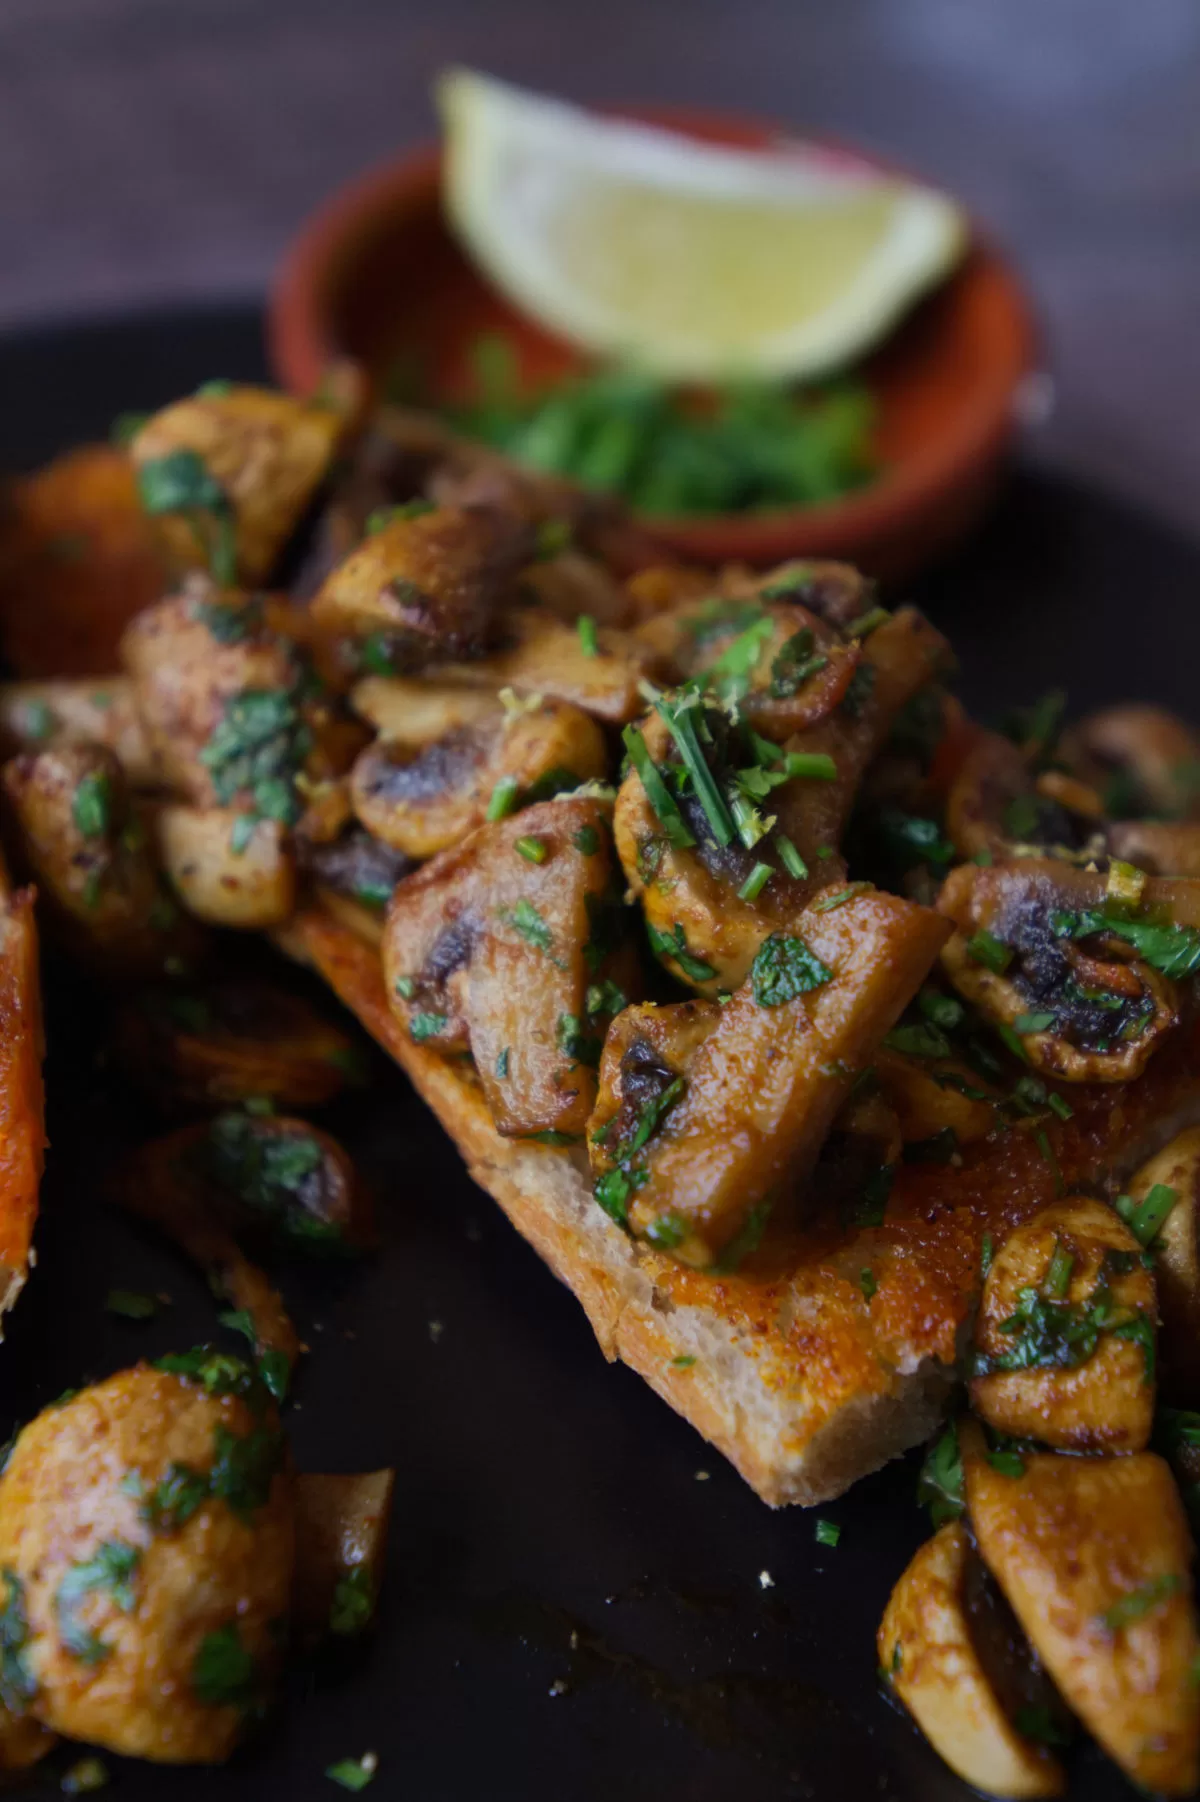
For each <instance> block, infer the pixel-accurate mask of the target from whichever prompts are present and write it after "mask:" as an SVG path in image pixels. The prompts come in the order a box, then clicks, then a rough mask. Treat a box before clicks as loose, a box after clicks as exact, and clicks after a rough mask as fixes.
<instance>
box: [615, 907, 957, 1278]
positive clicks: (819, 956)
mask: <svg viewBox="0 0 1200 1802" xmlns="http://www.w3.org/2000/svg"><path fill="white" fill-rule="evenodd" d="M944 939H945V925H944V923H942V922H939V920H938V917H937V915H936V914H934V913H932V912H931V911H930V910H929V909H927V908H921V907H915V906H913V905H912V904H911V903H910V902H907V901H902V900H900V899H899V898H898V897H896V896H894V895H887V894H884V893H882V892H881V891H876V890H869V889H866V888H859V889H857V890H855V889H850V890H836V889H832V890H829V891H827V892H826V893H825V894H824V895H821V896H818V897H817V898H816V899H814V901H813V902H812V903H811V904H810V906H809V907H808V908H807V909H806V910H805V911H804V912H803V913H801V914H800V915H799V916H798V917H797V919H796V921H795V923H794V925H793V927H792V929H791V930H790V931H788V932H786V933H785V932H781V933H775V934H772V935H771V937H769V938H768V939H767V940H766V941H765V943H764V945H763V946H762V948H761V950H760V951H759V953H758V955H757V957H756V958H755V960H754V965H753V967H752V969H751V972H750V976H749V979H748V980H747V981H746V982H745V983H744V984H743V985H742V987H741V988H739V989H738V990H737V991H736V992H735V994H734V995H733V996H732V997H731V999H730V1000H729V1001H727V1002H726V1003H725V1004H724V1006H723V1007H722V1008H721V1012H720V1017H719V1019H718V1020H717V1021H716V1024H715V1026H714V1027H713V1029H712V1031H711V1032H710V1033H708V1035H707V1036H706V1037H704V1038H703V1040H702V1042H701V1043H700V1044H699V1045H698V1046H697V1048H696V1050H695V1052H694V1055H693V1056H692V1058H691V1062H690V1064H689V1066H688V1070H687V1075H686V1078H685V1079H683V1080H682V1082H681V1084H680V1086H678V1087H675V1086H674V1085H673V1084H672V1087H671V1088H670V1089H669V1090H668V1091H667V1092H668V1093H669V1094H670V1096H671V1099H670V1105H669V1107H667V1106H666V1104H665V1102H664V1101H663V1099H662V1098H660V1100H659V1102H658V1103H657V1104H656V1106H655V1108H654V1110H653V1111H652V1113H651V1115H650V1116H649V1124H648V1127H647V1129H646V1130H645V1131H641V1130H639V1131H637V1132H635V1133H634V1134H633V1136H632V1138H631V1139H629V1140H622V1139H618V1138H616V1137H615V1136H614V1134H613V1132H612V1131H610V1129H609V1125H608V1122H607V1121H606V1120H604V1119H602V1118H599V1117H595V1118H594V1119H593V1123H592V1127H591V1133H590V1136H591V1138H592V1139H593V1140H594V1139H595V1137H596V1134H597V1132H600V1133H601V1134H602V1135H603V1137H602V1140H601V1145H602V1150H603V1158H604V1161H605V1163H606V1164H611V1165H613V1166H615V1168H612V1169H610V1170H609V1171H608V1172H607V1173H606V1175H605V1176H604V1177H603V1178H602V1179H601V1182H600V1183H598V1184H597V1190H596V1196H597V1200H598V1201H599V1202H600V1204H601V1205H602V1206H603V1207H605V1208H606V1209H607V1211H608V1212H609V1213H611V1214H612V1215H613V1216H614V1218H616V1219H618V1220H619V1221H620V1222H621V1223H622V1224H625V1225H628V1227H629V1228H630V1230H631V1231H632V1232H634V1233H635V1234H637V1235H638V1236H640V1237H644V1238H647V1239H649V1240H650V1241H651V1243H652V1244H655V1245H657V1246H659V1247H661V1248H662V1249H664V1250H669V1251H672V1252H674V1253H675V1255H676V1256H677V1257H679V1258H680V1259H682V1260H683V1261H684V1262H685V1263H689V1264H695V1265H698V1266H712V1265H713V1264H716V1263H718V1262H721V1261H723V1260H724V1261H726V1262H727V1261H729V1260H730V1259H731V1258H733V1257H735V1256H737V1255H739V1254H740V1253H741V1251H742V1250H743V1249H744V1248H745V1246H746V1245H747V1243H748V1242H749V1241H750V1240H752V1239H753V1237H754V1235H755V1234H756V1233H758V1232H761V1230H762V1227H763V1224H764V1222H765V1220H766V1217H767V1213H768V1211H769V1210H770V1208H771V1206H772V1205H773V1204H774V1203H775V1202H776V1201H779V1202H781V1203H783V1204H784V1205H788V1206H791V1205H794V1204H796V1203H797V1202H798V1200H799V1190H800V1186H801V1185H802V1184H803V1182H804V1180H805V1178H806V1176H807V1175H808V1173H809V1171H810V1170H811V1168H812V1165H813V1163H814V1161H815V1159H816V1157H817V1154H818V1152H819V1151H820V1148H821V1146H822V1144H823V1143H824V1141H825V1138H826V1135H827V1133H828V1131H829V1128H830V1125H831V1123H832V1121H833V1119H834V1116H835V1115H836V1114H837V1112H838V1110H839V1108H840V1107H841V1106H842V1105H843V1103H844V1101H845V1099H846V1096H847V1094H848V1092H849V1089H850V1086H851V1084H852V1083H853V1081H854V1078H855V1076H856V1074H857V1073H858V1071H859V1070H861V1069H862V1068H863V1067H864V1066H865V1065H866V1064H868V1063H869V1062H870V1059H871V1056H872V1053H873V1051H874V1049H875V1047H876V1045H877V1044H878V1043H879V1041H880V1039H881V1038H882V1037H883V1035H884V1033H886V1032H887V1031H888V1029H889V1027H891V1026H892V1025H894V1024H895V1021H896V1020H897V1018H898V1017H899V1015H900V1013H901V1012H902V1011H903V1009H904V1007H905V1006H906V1005H907V1003H908V1001H909V1000H910V999H911V997H912V995H913V994H914V993H915V992H916V990H917V989H918V987H919V986H920V984H921V982H922V981H923V979H924V977H925V976H926V975H927V974H928V971H929V966H930V964H931V963H932V962H933V960H934V958H935V957H936V956H937V953H938V950H939V949H940V947H941V945H942V943H943V942H944ZM614 1049H615V1048H614ZM610 1086H611V1087H613V1088H614V1089H615V1083H611V1084H610Z"/></svg>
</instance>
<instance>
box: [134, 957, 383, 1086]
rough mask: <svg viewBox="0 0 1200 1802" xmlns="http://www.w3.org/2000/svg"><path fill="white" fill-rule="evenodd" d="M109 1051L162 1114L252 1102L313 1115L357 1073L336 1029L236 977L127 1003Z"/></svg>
mask: <svg viewBox="0 0 1200 1802" xmlns="http://www.w3.org/2000/svg"><path fill="white" fill-rule="evenodd" d="M114 1045H115V1049H116V1052H117V1055H118V1057H119V1058H120V1060H121V1063H122V1065H123V1066H124V1068H125V1069H126V1071H127V1072H128V1073H129V1075H130V1076H132V1077H133V1078H134V1080H135V1081H137V1082H138V1083H139V1084H140V1085H141V1086H142V1087H143V1088H145V1089H146V1090H148V1091H149V1093H150V1094H152V1095H153V1096H155V1098H156V1099H157V1100H158V1101H159V1102H160V1103H162V1104H163V1105H164V1106H166V1107H167V1108H168V1109H171V1110H174V1109H177V1108H179V1107H180V1106H193V1107H225V1106H228V1105H229V1103H231V1102H239V1101H246V1100H248V1099H251V1100H252V1099H255V1098H257V1097H265V1098H266V1099H267V1100H269V1101H272V1102H274V1103H275V1105H276V1106H277V1107H287V1108H306V1107H319V1106H320V1105H321V1104H322V1102H325V1101H330V1100H332V1098H333V1096H334V1095H337V1094H339V1093H340V1092H341V1090H342V1089H344V1088H345V1087H346V1086H347V1084H348V1083H350V1082H354V1081H357V1080H359V1079H360V1077H361V1073H362V1057H361V1054H360V1052H359V1050H358V1048H357V1046H356V1045H355V1043H354V1041H353V1039H351V1038H350V1037H349V1036H348V1035H347V1034H346V1033H345V1032H343V1031H342V1029H341V1027H339V1026H335V1025H333V1024H332V1023H331V1022H330V1021H328V1020H325V1019H323V1018H322V1016H321V1015H320V1014H318V1013H317V1011H316V1010H315V1008H313V1006H312V1005H311V1003H309V1002H308V1001H305V1000H303V999H302V998H301V997H300V996H299V995H296V994H293V993H291V992H290V991H288V990H287V989H282V988H278V987H276V986H275V984H273V983H270V982H265V981H263V980H262V979H261V978H259V977H255V976H251V975H248V974H246V973H244V972H241V973H239V972H231V973H229V974H227V975H223V976H220V977H218V978H217V979H216V980H214V981H209V982H207V983H206V984H205V986H204V989H203V990H202V991H199V990H187V989H178V988H161V989H149V990H146V991H144V992H143V993H142V994H140V995H135V996H132V997H131V998H130V999H129V1000H128V1001H127V1002H126V1003H125V1004H124V1005H123V1006H122V1008H121V1010H120V1012H119V1013H118V1016H117V1022H116V1031H115V1035H114Z"/></svg>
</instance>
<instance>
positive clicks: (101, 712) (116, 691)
mask: <svg viewBox="0 0 1200 1802" xmlns="http://www.w3.org/2000/svg"><path fill="white" fill-rule="evenodd" d="M0 741H2V742H3V744H4V748H5V750H6V751H7V752H8V753H9V754H10V755H11V754H12V753H13V752H16V751H41V750H51V749H54V750H57V749H58V747H59V746H60V745H80V744H92V745H104V746H105V747H106V748H107V749H108V750H110V751H111V752H112V753H113V755H114V756H115V757H116V759H117V762H118V763H119V764H120V766H121V768H122V770H123V771H124V773H125V779H126V781H127V782H128V783H129V784H130V786H131V787H133V788H154V787H155V786H156V785H157V784H158V782H159V781H160V780H161V776H160V772H159V768H158V762H157V759H156V758H155V756H154V754H153V752H152V751H151V749H150V745H149V743H148V741H147V738H146V734H145V731H144V729H143V727H142V722H141V717H140V715H139V713H138V711H137V707H136V705H135V704H134V697H133V687H132V684H131V683H130V681H129V678H128V677H127V676H109V677H106V678H104V679H103V680H101V679H99V678H93V679H92V680H90V681H83V680H79V679H75V680H63V681H57V682H6V683H4V684H3V685H2V686H0Z"/></svg>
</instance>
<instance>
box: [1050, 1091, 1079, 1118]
mask: <svg viewBox="0 0 1200 1802" xmlns="http://www.w3.org/2000/svg"><path fill="white" fill-rule="evenodd" d="M1046 1106H1047V1107H1048V1108H1052V1109H1053V1111H1054V1112H1055V1113H1056V1114H1057V1115H1058V1117H1059V1119H1060V1120H1071V1119H1073V1118H1074V1115H1075V1109H1074V1108H1073V1107H1072V1106H1071V1104H1070V1102H1069V1101H1065V1100H1064V1099H1063V1097H1062V1096H1061V1095H1056V1094H1055V1093H1054V1091H1053V1089H1050V1090H1048V1091H1047V1093H1046Z"/></svg>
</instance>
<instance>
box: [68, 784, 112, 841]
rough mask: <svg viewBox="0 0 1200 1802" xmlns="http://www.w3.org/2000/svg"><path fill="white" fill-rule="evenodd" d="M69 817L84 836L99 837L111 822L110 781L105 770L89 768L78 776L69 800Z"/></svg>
mask: <svg viewBox="0 0 1200 1802" xmlns="http://www.w3.org/2000/svg"><path fill="white" fill-rule="evenodd" d="M71 818H72V819H73V820H74V822H75V825H76V826H77V828H78V829H79V831H80V832H81V833H82V834H83V836H84V838H100V837H101V836H102V835H103V834H104V833H106V832H107V831H108V828H109V826H110V825H111V823H112V783H111V782H110V780H109V777H108V773H107V771H105V770H89V771H88V773H87V775H86V776H83V777H81V778H80V782H79V786H78V788H77V789H76V790H75V794H74V798H73V799H72V801H71Z"/></svg>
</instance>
